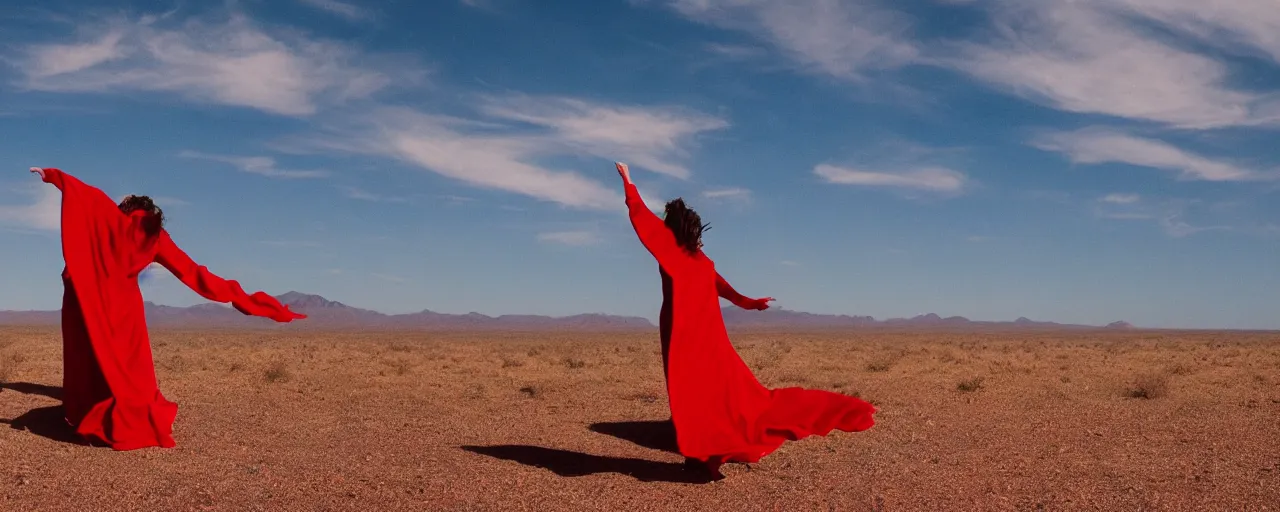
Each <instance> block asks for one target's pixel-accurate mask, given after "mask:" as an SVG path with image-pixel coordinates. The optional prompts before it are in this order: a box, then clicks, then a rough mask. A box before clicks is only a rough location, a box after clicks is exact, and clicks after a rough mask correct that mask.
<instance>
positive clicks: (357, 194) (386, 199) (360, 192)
mask: <svg viewBox="0 0 1280 512" xmlns="http://www.w3.org/2000/svg"><path fill="white" fill-rule="evenodd" d="M338 190H341V191H342V193H343V195H345V196H347V197H348V198H351V199H355V200H358V201H369V202H374V203H403V202H405V201H407V199H405V198H403V197H395V196H384V195H381V194H375V193H373V192H369V191H368V190H364V189H362V188H358V187H338Z"/></svg>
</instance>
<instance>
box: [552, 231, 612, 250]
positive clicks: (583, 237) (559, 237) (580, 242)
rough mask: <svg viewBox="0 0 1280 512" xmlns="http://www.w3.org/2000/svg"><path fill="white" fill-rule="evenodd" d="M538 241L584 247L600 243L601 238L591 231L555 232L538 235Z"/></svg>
mask: <svg viewBox="0 0 1280 512" xmlns="http://www.w3.org/2000/svg"><path fill="white" fill-rule="evenodd" d="M538 241H539V242H544V243H555V244H561V245H568V246H573V247H584V246H588V245H595V244H598V243H600V236H599V235H597V234H596V233H594V232H591V231H555V232H549V233H538Z"/></svg>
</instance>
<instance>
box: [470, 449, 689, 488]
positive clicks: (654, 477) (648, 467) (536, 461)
mask: <svg viewBox="0 0 1280 512" xmlns="http://www.w3.org/2000/svg"><path fill="white" fill-rule="evenodd" d="M462 449H463V450H466V451H469V452H472V453H478V454H481V455H488V456H490V457H493V458H497V459H504V460H510V461H515V462H519V463H521V464H524V465H526V466H534V467H539V468H544V469H548V470H550V471H551V472H553V473H555V474H557V475H560V476H565V477H575V476H586V475H594V474H598V473H621V474H624V475H627V476H630V477H632V478H635V479H636V480H640V481H642V482H672V483H681V484H705V483H708V482H711V481H712V477H711V475H710V474H709V473H707V472H705V471H698V470H697V469H696V468H686V465H683V464H677V463H674V462H657V461H652V460H643V459H631V458H624V457H604V456H600V455H590V454H586V453H579V452H571V451H568V450H558V449H555V448H543V447H540V446H528V445H495V446H463V447H462Z"/></svg>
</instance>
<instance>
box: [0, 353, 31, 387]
mask: <svg viewBox="0 0 1280 512" xmlns="http://www.w3.org/2000/svg"><path fill="white" fill-rule="evenodd" d="M26 359H27V358H26V357H23V356H22V354H18V353H13V354H5V355H3V356H0V382H9V379H11V378H13V374H15V373H17V372H18V366H19V365H21V364H22V363H23V361H26Z"/></svg>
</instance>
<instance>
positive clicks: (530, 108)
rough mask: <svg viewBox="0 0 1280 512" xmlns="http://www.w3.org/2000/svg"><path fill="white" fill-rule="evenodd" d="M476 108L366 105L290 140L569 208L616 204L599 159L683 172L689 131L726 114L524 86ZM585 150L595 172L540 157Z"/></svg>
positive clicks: (709, 126)
mask: <svg viewBox="0 0 1280 512" xmlns="http://www.w3.org/2000/svg"><path fill="white" fill-rule="evenodd" d="M480 110H481V112H482V113H483V114H485V115H486V116H488V119H483V120H475V119H466V118H460V117H454V116H441V115H433V114H428V113H424V112H421V111H418V110H414V109H409V108H401V107H387V108H381V109H375V110H374V111H371V112H369V113H368V114H367V115H365V116H364V117H360V118H355V119H352V120H350V123H349V124H348V125H346V126H343V127H341V128H339V129H338V130H337V132H335V133H328V134H321V135H318V136H316V137H312V138H305V139H299V140H297V141H296V142H297V143H296V144H294V146H297V148H301V149H302V150H304V151H307V150H322V151H333V152H343V153H357V154H368V155H376V156H382V157H386V158H391V159H395V160H399V161H402V162H406V163H409V164H412V165H414V166H417V167H420V168H422V169H425V170H428V171H431V172H435V173H437V174H440V175H443V176H447V177H449V178H453V179H456V180H459V181H462V182H465V183H468V184H470V185H472V186H477V187H481V188H488V189H495V190H504V191H507V192H512V193H517V194H522V195H526V196H529V197H533V198H536V199H540V200H543V201H549V202H554V203H557V204H560V205H564V206H568V207H573V208H584V209H596V210H617V209H620V208H622V205H623V201H622V197H621V194H620V192H619V190H620V189H621V187H620V186H616V185H615V186H605V185H604V184H603V183H602V180H605V179H608V180H610V181H614V180H616V175H615V174H613V172H612V165H610V164H608V163H606V162H610V161H612V160H614V159H624V160H629V161H630V162H629V163H634V164H636V165H637V166H639V167H643V168H647V169H649V170H653V171H657V172H663V173H666V174H671V175H684V176H687V175H688V170H687V169H686V168H685V167H683V166H681V165H680V164H679V163H678V162H679V161H680V158H681V157H682V156H683V155H685V154H686V151H687V149H686V147H687V145H688V144H689V143H690V140H689V139H690V138H692V137H693V136H695V135H696V134H697V133H700V132H702V131H707V130H713V129H718V128H720V127H722V126H724V125H725V124H726V123H725V122H724V121H721V120H717V119H715V118H712V117H709V116H706V115H704V114H700V113H696V112H686V111H683V110H680V109H674V108H667V107H653V108H644V107H636V106H620V105H612V104H601V103H593V102H587V101H585V100H577V99H567V98H544V99H543V100H542V101H539V100H537V99H535V98H530V97H527V96H523V95H516V96H512V97H509V98H506V99H499V98H493V97H490V98H486V99H485V100H484V101H483V102H482V103H481V107H480ZM530 125H531V126H532V129H530ZM297 148H295V149H297ZM584 154H585V155H593V156H597V157H600V158H601V159H602V163H601V166H600V169H599V171H598V172H599V174H598V176H599V178H596V177H588V176H585V175H583V174H581V173H579V172H577V171H574V170H569V169H564V168H560V167H559V166H553V165H548V164H546V163H544V162H546V161H547V160H549V159H551V158H553V157H557V156H581V155H584Z"/></svg>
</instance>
